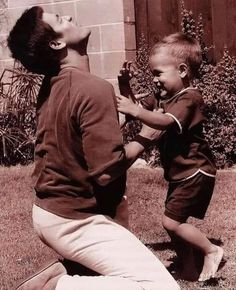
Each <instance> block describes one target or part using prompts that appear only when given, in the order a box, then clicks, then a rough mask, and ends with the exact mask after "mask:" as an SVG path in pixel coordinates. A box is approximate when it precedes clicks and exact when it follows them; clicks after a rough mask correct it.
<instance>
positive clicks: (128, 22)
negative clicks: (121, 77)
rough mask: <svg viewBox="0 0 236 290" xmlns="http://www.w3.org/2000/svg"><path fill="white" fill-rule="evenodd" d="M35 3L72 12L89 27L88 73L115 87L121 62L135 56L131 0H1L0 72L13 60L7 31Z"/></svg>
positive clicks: (57, 11)
mask: <svg viewBox="0 0 236 290" xmlns="http://www.w3.org/2000/svg"><path fill="white" fill-rule="evenodd" d="M34 5H40V6H42V7H43V9H44V11H46V12H55V13H59V14H60V15H71V16H72V17H73V18H74V19H75V21H77V22H78V24H79V25H82V26H88V27H90V29H91V30H92V34H91V37H90V41H89V46H88V53H89V57H90V68H91V72H92V73H93V74H95V75H98V76H100V77H102V78H105V79H107V80H109V81H110V82H111V83H113V84H114V86H115V88H116V87H117V81H116V77H117V74H118V71H119V69H120V67H121V66H122V63H123V61H124V60H125V59H133V58H134V56H135V49H136V43H135V25H134V22H135V16H134V0H0V73H1V71H3V69H4V68H6V67H8V66H12V63H13V60H12V59H11V58H10V53H9V51H8V49H7V45H6V38H7V35H8V32H9V31H10V29H11V27H12V26H13V25H14V23H15V21H16V19H17V18H18V17H19V16H20V15H21V13H22V12H23V11H24V10H25V9H26V8H28V7H30V6H34Z"/></svg>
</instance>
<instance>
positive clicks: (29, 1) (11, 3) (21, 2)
mask: <svg viewBox="0 0 236 290" xmlns="http://www.w3.org/2000/svg"><path fill="white" fill-rule="evenodd" d="M48 2H51V3H52V1H50V0H40V1H39V0H8V7H9V8H13V7H22V6H24V7H27V6H36V5H40V6H41V4H44V3H48Z"/></svg>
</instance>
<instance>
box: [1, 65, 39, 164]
mask: <svg viewBox="0 0 236 290" xmlns="http://www.w3.org/2000/svg"><path fill="white" fill-rule="evenodd" d="M6 80H9V81H6ZM40 84H41V77H40V76H38V75H35V74H32V73H30V72H28V71H27V70H26V69H25V68H24V67H22V66H21V65H20V64H19V63H17V62H15V64H14V66H13V68H12V69H5V70H4V71H3V73H2V76H1V78H0V105H1V110H0V164H1V165H7V166H9V165H16V164H28V163H30V162H31V161H32V160H33V155H34V141H35V128H36V109H35V108H36V96H37V93H38V90H39V87H40Z"/></svg>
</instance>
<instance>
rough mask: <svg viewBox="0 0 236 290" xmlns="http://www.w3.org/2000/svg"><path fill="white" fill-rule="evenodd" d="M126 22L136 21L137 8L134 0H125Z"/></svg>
mask: <svg viewBox="0 0 236 290" xmlns="http://www.w3.org/2000/svg"><path fill="white" fill-rule="evenodd" d="M123 5H124V7H123V9H124V22H132V23H133V22H134V21H135V10H134V0H124V1H123Z"/></svg>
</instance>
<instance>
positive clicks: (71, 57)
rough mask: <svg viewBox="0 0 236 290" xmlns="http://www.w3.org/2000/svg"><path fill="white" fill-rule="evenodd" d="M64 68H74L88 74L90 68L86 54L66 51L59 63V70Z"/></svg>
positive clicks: (71, 50)
mask: <svg viewBox="0 0 236 290" xmlns="http://www.w3.org/2000/svg"><path fill="white" fill-rule="evenodd" d="M65 67H76V68H78V69H80V70H82V71H86V72H89V71H90V67H89V57H88V54H87V53H80V52H78V51H76V50H73V49H68V50H67V55H66V57H65V58H63V60H62V61H61V69H63V68H65Z"/></svg>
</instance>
